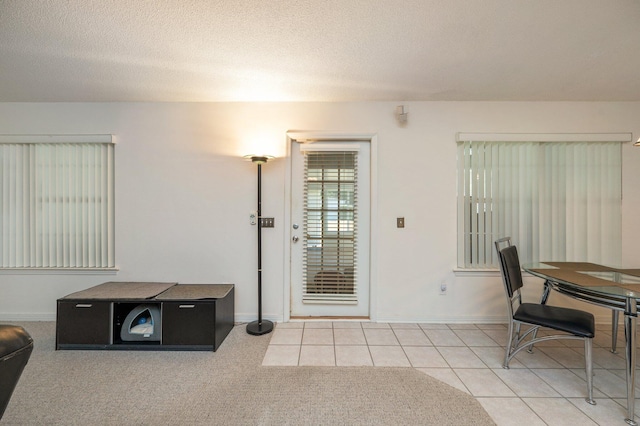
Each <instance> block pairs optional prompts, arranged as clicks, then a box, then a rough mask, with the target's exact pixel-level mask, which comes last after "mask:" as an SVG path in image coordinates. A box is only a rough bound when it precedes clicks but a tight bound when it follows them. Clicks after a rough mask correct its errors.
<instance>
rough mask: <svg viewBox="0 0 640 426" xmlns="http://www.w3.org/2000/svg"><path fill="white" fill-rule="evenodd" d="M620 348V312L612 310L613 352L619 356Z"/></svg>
mask: <svg viewBox="0 0 640 426" xmlns="http://www.w3.org/2000/svg"><path fill="white" fill-rule="evenodd" d="M617 348H618V311H616V310H615V309H612V310H611V352H612V353H614V354H617V353H618V351H617Z"/></svg>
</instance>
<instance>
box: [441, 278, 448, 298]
mask: <svg viewBox="0 0 640 426" xmlns="http://www.w3.org/2000/svg"><path fill="white" fill-rule="evenodd" d="M446 294H447V283H446V282H445V281H442V282H441V283H440V296H444V295H446Z"/></svg>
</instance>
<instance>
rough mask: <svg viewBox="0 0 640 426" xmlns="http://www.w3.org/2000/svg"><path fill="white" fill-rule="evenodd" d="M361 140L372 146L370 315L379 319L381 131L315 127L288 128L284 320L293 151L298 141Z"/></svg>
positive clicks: (288, 278)
mask: <svg viewBox="0 0 640 426" xmlns="http://www.w3.org/2000/svg"><path fill="white" fill-rule="evenodd" d="M349 140H350V141H361V142H368V143H369V144H370V149H371V158H370V162H371V164H370V183H371V194H370V209H371V218H370V225H369V227H370V229H369V246H370V247H369V319H370V320H371V321H376V319H377V309H374V308H375V307H376V306H377V294H378V293H377V287H378V285H377V284H378V270H377V266H376V265H377V264H378V262H376V259H377V257H378V250H377V247H378V244H377V243H378V135H377V134H375V133H343V132H336V133H332V132H314V131H288V132H287V162H286V170H285V182H284V192H285V193H284V203H285V205H284V265H283V272H284V274H283V275H284V280H283V281H284V289H283V290H284V291H283V296H284V298H283V303H282V305H283V307H284V312H283V315H282V318H283V321H284V322H288V321H289V320H290V319H291V238H292V235H293V233H292V229H291V226H292V225H291V202H292V194H291V179H292V176H291V173H292V167H291V161H292V157H291V152H292V147H293V144H294V143H296V142H313V141H326V142H332V141H334V142H335V141H349Z"/></svg>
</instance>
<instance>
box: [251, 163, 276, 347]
mask: <svg viewBox="0 0 640 426" xmlns="http://www.w3.org/2000/svg"><path fill="white" fill-rule="evenodd" d="M268 159H269V157H266V156H252V157H251V161H252V162H254V163H256V164H257V165H258V320H257V321H252V322H250V323H249V324H247V333H249V334H253V335H254V336H261V335H263V334H267V333H270V332H271V331H272V330H273V323H272V322H271V321H269V320H263V319H262V165H263V164H265V163H266V162H267V161H268Z"/></svg>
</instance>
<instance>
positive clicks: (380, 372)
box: [1, 322, 494, 425]
mask: <svg viewBox="0 0 640 426" xmlns="http://www.w3.org/2000/svg"><path fill="white" fill-rule="evenodd" d="M20 325H22V326H23V327H25V328H26V329H27V331H29V333H30V334H31V335H32V336H33V338H34V340H35V350H34V352H33V355H32V357H31V360H30V361H29V363H28V364H27V367H26V368H25V371H24V373H23V375H22V378H21V381H20V382H19V383H18V386H17V388H16V390H15V392H14V395H13V398H12V399H11V402H10V403H9V406H8V407H7V410H6V412H5V415H4V418H3V420H2V422H1V423H2V424H6V425H53V424H55V425H58V424H59V425H75V424H77V425H87V424H97V425H123V424H127V425H132V424H135V425H176V424H181V425H303V424H304V425H493V424H494V423H493V421H492V420H491V418H490V417H489V415H488V414H487V413H486V412H485V411H484V409H483V408H482V407H481V406H480V404H479V403H478V402H477V401H476V400H475V399H474V398H473V397H471V396H469V395H467V394H465V393H463V392H461V391H459V390H457V389H454V388H452V387H451V386H449V385H447V384H444V383H442V382H440V381H438V380H436V379H434V378H432V377H430V376H427V375H426V374H423V373H421V372H418V371H416V370H415V369H413V368H381V367H262V366H261V362H262V358H263V357H264V353H265V351H266V348H267V345H268V343H269V339H270V335H266V336H250V335H248V334H246V332H245V330H244V326H237V327H235V328H234V329H233V330H232V332H231V333H230V335H229V336H228V337H227V339H226V340H225V341H224V343H223V344H222V346H221V347H220V348H219V349H218V351H217V352H186V351H180V352H155V351H153V352H147V351H55V350H54V339H55V324H54V323H53V322H24V323H20Z"/></svg>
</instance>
